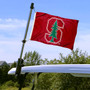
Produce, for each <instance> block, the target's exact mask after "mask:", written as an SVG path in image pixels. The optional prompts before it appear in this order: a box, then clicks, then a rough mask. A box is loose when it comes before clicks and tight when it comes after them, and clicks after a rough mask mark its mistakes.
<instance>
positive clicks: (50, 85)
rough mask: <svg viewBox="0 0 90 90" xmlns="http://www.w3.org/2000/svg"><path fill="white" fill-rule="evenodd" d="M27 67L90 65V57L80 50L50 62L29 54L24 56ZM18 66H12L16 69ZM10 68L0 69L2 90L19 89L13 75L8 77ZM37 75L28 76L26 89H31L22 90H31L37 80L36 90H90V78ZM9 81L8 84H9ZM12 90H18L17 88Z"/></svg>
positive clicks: (51, 74) (62, 74) (35, 54)
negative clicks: (34, 80) (33, 81)
mask: <svg viewBox="0 0 90 90" xmlns="http://www.w3.org/2000/svg"><path fill="white" fill-rule="evenodd" d="M24 59H25V64H26V65H40V64H44V65H47V64H90V56H88V55H87V53H86V52H84V53H83V52H82V51H80V50H79V49H76V50H75V51H72V52H71V53H70V54H69V55H68V56H66V57H65V56H63V55H62V54H60V57H59V59H58V60H57V59H54V60H50V61H49V60H48V59H44V60H43V59H41V58H40V55H39V54H38V53H37V52H35V51H34V52H28V53H25V56H24ZM15 65H16V64H15V62H14V64H13V65H12V67H14V66H15ZM9 69H10V67H8V66H5V67H3V68H0V84H1V85H2V83H5V82H6V83H5V84H3V86H2V87H3V89H2V87H0V90H10V88H9V89H6V87H10V86H14V87H18V83H17V82H16V78H14V77H13V76H11V75H9V76H8V75H7V72H8V70H9ZM36 75H37V74H28V75H27V76H26V80H25V83H24V87H29V88H27V89H22V90H30V88H31V87H32V80H33V79H34V78H35V79H36V82H35V90H89V89H90V78H84V77H74V76H72V75H71V74H68V73H41V74H40V76H39V77H38V78H37V77H35V76H36ZM7 81H8V82H7ZM11 90H18V89H17V88H15V89H13V88H11Z"/></svg>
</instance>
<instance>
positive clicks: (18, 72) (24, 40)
mask: <svg viewBox="0 0 90 90" xmlns="http://www.w3.org/2000/svg"><path fill="white" fill-rule="evenodd" d="M33 8H34V3H31V7H30V13H29V18H28V22H27V26H26V31H25V36H24V39H23V40H22V48H21V53H20V58H19V59H18V62H17V67H16V72H15V75H16V76H17V78H18V79H20V73H21V67H22V66H23V59H22V55H23V50H24V46H25V43H26V37H27V33H28V28H29V24H30V19H31V14H32V9H33ZM19 90H21V85H20V87H19Z"/></svg>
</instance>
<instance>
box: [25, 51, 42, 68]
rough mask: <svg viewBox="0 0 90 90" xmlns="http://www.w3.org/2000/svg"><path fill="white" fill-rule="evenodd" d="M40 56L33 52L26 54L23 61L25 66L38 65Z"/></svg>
mask: <svg viewBox="0 0 90 90" xmlns="http://www.w3.org/2000/svg"><path fill="white" fill-rule="evenodd" d="M40 57H41V56H40V55H39V54H38V53H37V52H36V51H34V52H28V53H27V52H26V53H25V56H24V60H25V61H26V62H25V63H26V66H29V65H40Z"/></svg>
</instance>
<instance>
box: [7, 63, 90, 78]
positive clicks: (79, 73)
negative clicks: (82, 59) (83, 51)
mask: <svg viewBox="0 0 90 90" xmlns="http://www.w3.org/2000/svg"><path fill="white" fill-rule="evenodd" d="M15 72H16V68H12V69H11V70H10V71H9V72H8V74H11V75H14V74H15ZM35 72H37V73H38V72H42V73H70V74H72V75H73V76H76V77H90V64H55V65H35V66H24V67H22V69H21V74H25V73H35Z"/></svg>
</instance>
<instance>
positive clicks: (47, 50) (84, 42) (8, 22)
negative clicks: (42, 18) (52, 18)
mask: <svg viewBox="0 0 90 90" xmlns="http://www.w3.org/2000/svg"><path fill="white" fill-rule="evenodd" d="M32 2H33V3H34V7H35V8H34V10H33V13H32V18H31V24H30V28H29V31H28V36H27V40H28V41H27V43H26V45H25V49H24V53H25V52H28V51H34V50H35V51H37V52H38V53H39V54H40V55H41V56H42V58H43V59H44V58H48V59H49V60H50V59H54V58H57V59H58V58H59V53H63V55H65V56H66V55H68V54H70V53H71V50H69V49H67V48H62V47H58V46H52V45H46V44H42V43H39V42H34V41H33V42H31V41H30V40H29V37H30V32H31V28H32V22H33V17H34V13H35V12H37V11H38V12H46V13H49V14H52V15H56V16H60V17H64V18H70V19H77V20H79V24H78V31H77V36H76V39H75V44H74V50H75V49H76V48H79V49H80V50H82V51H83V52H84V51H86V52H87V53H88V55H90V43H89V40H90V11H89V10H90V0H1V1H0V60H5V61H7V62H14V61H17V60H18V58H19V56H20V51H21V45H22V43H21V41H22V40H23V38H24V33H25V29H26V24H27V20H28V16H29V11H30V4H31V3H32ZM24 53H23V56H24Z"/></svg>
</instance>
